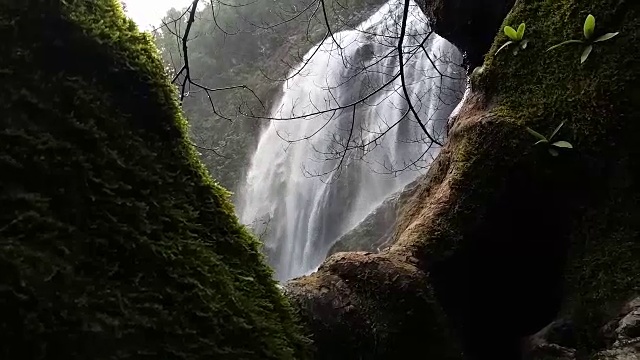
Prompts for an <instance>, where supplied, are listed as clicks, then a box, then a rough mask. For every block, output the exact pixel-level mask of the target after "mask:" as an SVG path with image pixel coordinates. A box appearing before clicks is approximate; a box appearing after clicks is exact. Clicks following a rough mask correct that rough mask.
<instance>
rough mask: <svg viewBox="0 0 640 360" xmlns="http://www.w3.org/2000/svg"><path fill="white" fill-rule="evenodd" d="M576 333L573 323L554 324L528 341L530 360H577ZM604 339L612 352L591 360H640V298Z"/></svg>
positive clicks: (604, 330)
mask: <svg viewBox="0 0 640 360" xmlns="http://www.w3.org/2000/svg"><path fill="white" fill-rule="evenodd" d="M573 332H574V329H573V325H572V324H571V322H570V321H567V320H556V321H554V322H553V323H551V324H549V325H548V326H546V327H545V328H544V329H542V330H540V331H539V332H538V333H537V334H535V335H533V336H531V337H530V338H529V339H528V341H529V349H528V352H527V355H528V358H527V359H531V360H575V359H576V351H575V349H573V346H574V345H573V341H574V339H573V336H572V334H573ZM602 335H603V338H604V339H603V340H604V341H605V343H607V344H609V346H608V349H606V350H603V351H600V352H598V353H596V354H595V355H594V356H593V357H591V360H640V297H637V298H635V299H633V300H631V301H630V302H628V303H626V304H625V305H624V306H623V307H622V310H621V311H620V312H619V313H618V315H617V316H615V318H614V319H613V320H611V321H610V322H609V323H608V324H606V325H605V326H604V327H603V328H602Z"/></svg>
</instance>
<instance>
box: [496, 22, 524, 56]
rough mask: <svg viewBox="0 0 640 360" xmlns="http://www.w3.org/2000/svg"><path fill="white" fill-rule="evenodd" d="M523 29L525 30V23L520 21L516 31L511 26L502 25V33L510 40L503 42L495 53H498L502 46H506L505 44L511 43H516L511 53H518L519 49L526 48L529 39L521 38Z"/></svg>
mask: <svg viewBox="0 0 640 360" xmlns="http://www.w3.org/2000/svg"><path fill="white" fill-rule="evenodd" d="M524 30H525V23H522V24H520V26H518V31H516V30H515V29H514V28H512V27H511V26H505V27H504V33H505V35H507V37H509V39H511V40H509V41H507V42H506V43H504V45H502V46H501V47H500V48H499V49H498V51H496V55H498V53H499V52H500V51H502V50H503V49H504V48H506V47H507V46H509V45H512V44H516V45H518V46H517V47H516V48H515V49H513V55H518V51H519V50H520V49H522V50H524V49H526V48H527V45H529V40H526V39H525V40H523V37H524Z"/></svg>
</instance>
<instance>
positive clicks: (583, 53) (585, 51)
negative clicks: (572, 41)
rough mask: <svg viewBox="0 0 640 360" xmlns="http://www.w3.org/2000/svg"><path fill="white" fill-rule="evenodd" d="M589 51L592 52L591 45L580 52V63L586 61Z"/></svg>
mask: <svg viewBox="0 0 640 360" xmlns="http://www.w3.org/2000/svg"><path fill="white" fill-rule="evenodd" d="M591 50H593V45H589V46H587V47H586V48H584V51H583V52H582V56H581V57H580V63H584V62H585V61H587V58H588V57H589V54H591Z"/></svg>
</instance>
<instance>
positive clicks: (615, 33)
mask: <svg viewBox="0 0 640 360" xmlns="http://www.w3.org/2000/svg"><path fill="white" fill-rule="evenodd" d="M618 34H620V33H619V32H614V33H607V34H604V35H602V36H599V37H598V38H597V39H595V40H593V42H594V43H597V42H602V41H607V40H609V39H613V38H614V37H616V35H618Z"/></svg>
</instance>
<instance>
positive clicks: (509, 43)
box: [496, 41, 513, 55]
mask: <svg viewBox="0 0 640 360" xmlns="http://www.w3.org/2000/svg"><path fill="white" fill-rule="evenodd" d="M511 44H513V41H507V42H506V43H504V45H502V46H500V49H498V51H496V55H498V53H499V52H500V51H502V49H504V48H506V47H507V46H509V45H511Z"/></svg>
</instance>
